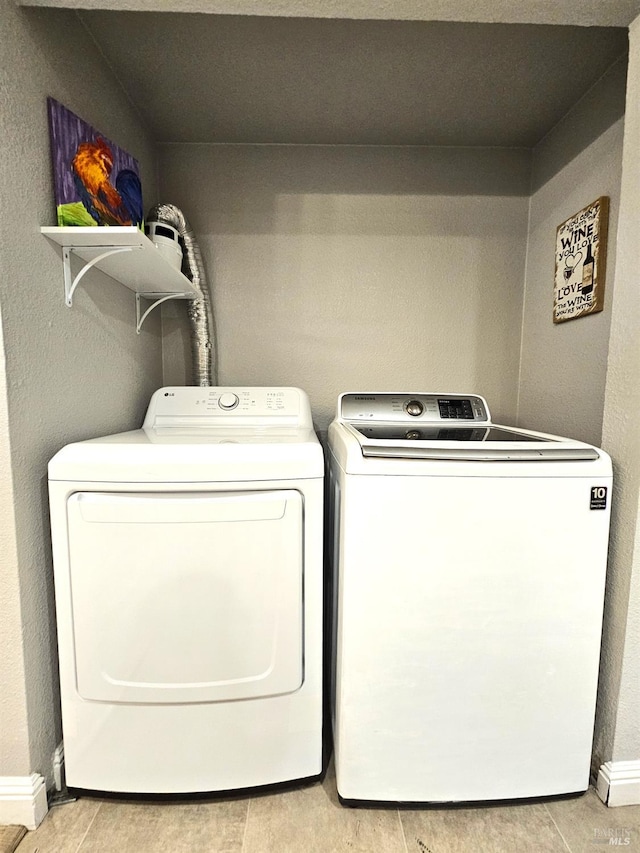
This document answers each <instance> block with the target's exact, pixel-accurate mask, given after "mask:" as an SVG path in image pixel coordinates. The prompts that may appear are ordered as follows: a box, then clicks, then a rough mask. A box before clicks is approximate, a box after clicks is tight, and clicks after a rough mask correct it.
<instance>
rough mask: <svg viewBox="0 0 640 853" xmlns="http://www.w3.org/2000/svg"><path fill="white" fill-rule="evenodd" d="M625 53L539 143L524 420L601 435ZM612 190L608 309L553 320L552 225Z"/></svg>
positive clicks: (527, 292) (523, 368)
mask: <svg viewBox="0 0 640 853" xmlns="http://www.w3.org/2000/svg"><path fill="white" fill-rule="evenodd" d="M626 66H627V62H626V59H625V60H624V61H620V62H618V63H616V64H615V65H614V66H613V67H612V68H611V69H610V71H609V72H608V73H607V74H606V75H605V76H604V77H603V78H602V79H601V80H600V81H599V82H598V83H597V84H596V85H595V86H594V87H593V88H592V89H591V90H590V91H589V92H588V93H587V94H586V95H585V97H584V98H582V99H581V101H580V102H579V103H578V104H576V105H575V106H574V108H573V109H572V110H571V111H570V112H569V113H568V114H567V115H566V116H565V117H564V118H563V119H562V121H561V122H560V123H559V124H558V125H557V126H556V127H555V128H554V129H553V130H552V131H551V132H550V133H549V134H548V135H547V136H546V137H545V138H544V139H543V140H542V141H541V142H540V143H539V144H538V146H537V147H536V148H535V149H534V151H533V160H532V184H533V188H532V193H531V200H530V210H529V232H528V239H527V272H526V276H525V282H524V310H523V318H522V351H521V356H520V375H519V383H518V386H519V387H518V423H519V424H521V425H522V426H527V427H530V428H532V429H539V430H543V431H547V432H553V433H558V434H559V435H569V436H573V437H575V438H579V439H582V440H584V441H589V442H592V443H594V444H600V441H601V437H602V417H603V411H604V393H605V381H606V374H607V353H608V347H609V327H610V324H611V305H612V302H613V284H614V278H615V262H616V231H617V223H618V208H619V199H620V181H621V169H622V139H623V135H624V120H623V118H622V116H623V115H624V102H625V88H626ZM603 195H606V196H609V197H610V213H609V239H608V256H607V269H606V282H607V283H606V286H605V305H604V310H603V311H602V312H599V313H597V314H591V315H589V316H587V317H583V318H580V319H577V320H571V321H568V322H565V323H559V324H557V325H554V324H553V319H552V311H553V278H554V265H555V261H554V254H555V241H556V228H557V226H558V225H560V223H562V222H564V220H565V219H568V218H569V217H570V216H571V215H572V214H574V213H576V212H577V211H578V210H581V209H582V208H583V207H586V205H588V204H590V203H591V202H592V201H594V200H595V199H596V198H598V197H599V196H603Z"/></svg>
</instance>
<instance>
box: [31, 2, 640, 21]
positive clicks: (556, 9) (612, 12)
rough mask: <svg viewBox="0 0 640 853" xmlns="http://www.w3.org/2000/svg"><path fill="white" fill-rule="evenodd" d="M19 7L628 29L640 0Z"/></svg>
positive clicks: (117, 3) (638, 12)
mask: <svg viewBox="0 0 640 853" xmlns="http://www.w3.org/2000/svg"><path fill="white" fill-rule="evenodd" d="M16 3H17V4H18V5H19V6H52V7H58V8H68V9H115V10H119V11H121V12H205V13H207V14H210V15H273V16H276V17H279V16H283V17H289V18H307V17H309V18H367V19H369V20H376V19H380V20H384V19H386V20H392V21H484V22H487V23H505V24H571V25H575V26H578V27H628V26H629V25H630V24H631V23H632V21H633V20H634V19H635V18H636V17H637V16H638V15H640V0H580V2H576V0H16Z"/></svg>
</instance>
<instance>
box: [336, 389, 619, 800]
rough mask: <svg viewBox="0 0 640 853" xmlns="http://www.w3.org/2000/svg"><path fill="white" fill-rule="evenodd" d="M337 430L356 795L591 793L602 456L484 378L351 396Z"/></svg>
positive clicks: (345, 709)
mask: <svg viewBox="0 0 640 853" xmlns="http://www.w3.org/2000/svg"><path fill="white" fill-rule="evenodd" d="M329 446H330V452H331V458H330V478H331V489H330V491H331V493H332V505H333V509H332V518H331V522H332V524H333V526H334V530H333V534H332V536H333V541H334V556H333V563H334V570H335V579H334V582H335V631H336V637H335V672H334V676H333V679H334V702H333V707H334V710H333V713H334V740H335V755H336V758H335V763H336V774H337V784H338V793H339V795H340V797H341V799H342V801H343V802H348V803H352V804H357V803H359V802H362V801H388V802H406V803H414V802H438V803H445V802H465V801H489V800H503V799H517V798H529V797H539V796H549V795H563V794H564V795H566V794H570V793H577V792H583V791H585V790H586V789H587V787H588V784H589V769H590V758H591V744H592V737H593V725H594V714H595V703H596V687H597V678H598V663H599V651H600V633H601V626H602V610H603V598H604V585H605V571H606V562H607V540H608V530H609V510H610V499H611V484H612V473H611V462H610V459H609V457H608V456H607V454H606V453H604V452H603V451H602V450H598V449H596V448H594V447H591V446H589V445H587V444H583V443H582V442H579V441H571V440H568V439H564V438H559V437H557V436H551V435H545V434H541V433H535V432H530V431H526V430H522V429H515V428H511V427H504V426H496V425H494V424H492V423H491V420H490V415H489V410H488V407H487V404H486V402H485V400H484V399H482V398H481V397H478V396H475V395H471V394H468V395H459V394H402V393H399V394H393V393H371V394H367V393H363V394H354V393H349V394H344V395H342V396H341V397H340V400H339V403H338V413H337V418H336V420H335V421H334V422H333V423H332V424H331V426H330V428H329Z"/></svg>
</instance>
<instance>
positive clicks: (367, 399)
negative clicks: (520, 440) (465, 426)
mask: <svg viewBox="0 0 640 853" xmlns="http://www.w3.org/2000/svg"><path fill="white" fill-rule="evenodd" d="M338 409H339V411H338V417H339V418H340V419H341V420H344V421H364V422H367V421H368V422H375V423H397V422H403V423H408V422H420V423H425V422H427V423H442V422H443V421H447V422H449V423H450V422H451V421H476V422H478V421H479V422H482V423H488V422H489V419H490V415H489V407H488V406H487V402H486V400H485V399H484V398H483V397H479V396H478V395H477V394H392V393H375V394H366V393H364V394H354V393H349V394H342V396H341V397H340V400H339V403H338Z"/></svg>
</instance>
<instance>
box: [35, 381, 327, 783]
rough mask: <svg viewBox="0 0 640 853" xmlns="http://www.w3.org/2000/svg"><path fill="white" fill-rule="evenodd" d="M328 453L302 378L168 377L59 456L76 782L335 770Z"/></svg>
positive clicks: (57, 550) (286, 777)
mask: <svg viewBox="0 0 640 853" xmlns="http://www.w3.org/2000/svg"><path fill="white" fill-rule="evenodd" d="M323 478H324V465H323V454H322V449H321V447H320V444H319V443H318V440H317V438H316V435H315V433H314V431H313V427H312V421H311V412H310V408H309V401H308V399H307V396H306V395H305V393H304V392H303V391H301V390H299V389H297V388H198V387H172V388H161V389H160V390H159V391H157V392H156V393H155V394H154V395H153V397H152V399H151V402H150V405H149V409H148V411H147V415H146V418H145V421H144V426H143V428H142V429H140V430H135V431H133V432H126V433H121V434H119V435H112V436H108V437H106V438H98V439H94V440H91V441H83V442H79V443H76V444H71V445H68V446H67V447H65V448H63V449H62V450H61V451H60V452H59V453H57V454H56V456H54V458H53V459H52V460H51V462H50V464H49V488H50V504H51V526H52V537H53V558H54V575H55V592H56V607H57V617H58V642H59V655H60V678H61V696H62V723H63V732H64V749H65V770H66V779H67V784H68V785H69V786H70V787H72V788H84V789H97V790H104V791H115V792H138V793H176V792H198V791H225V790H236V789H243V788H252V787H256V786H262V785H270V784H274V783H279V782H285V781H290V780H297V779H309V778H313V777H318V776H319V775H320V774H321V772H322V745H321V737H322V600H323V584H322V526H323V525H322V515H323Z"/></svg>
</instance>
